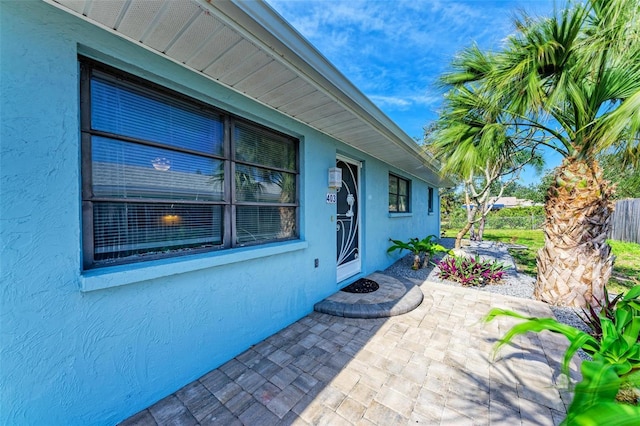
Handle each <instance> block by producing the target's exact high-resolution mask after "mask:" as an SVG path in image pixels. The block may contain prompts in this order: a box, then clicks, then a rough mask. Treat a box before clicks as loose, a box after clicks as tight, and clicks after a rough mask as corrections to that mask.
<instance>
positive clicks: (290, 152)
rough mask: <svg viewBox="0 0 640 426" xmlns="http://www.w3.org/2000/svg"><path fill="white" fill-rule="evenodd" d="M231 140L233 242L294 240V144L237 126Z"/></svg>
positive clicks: (251, 128)
mask: <svg viewBox="0 0 640 426" xmlns="http://www.w3.org/2000/svg"><path fill="white" fill-rule="evenodd" d="M233 136H234V138H233V146H234V155H235V161H236V164H235V203H236V242H237V243H240V244H243V243H251V242H258V241H265V240H277V239H284V238H293V237H295V236H297V222H296V207H295V203H296V201H297V200H296V194H297V183H296V181H297V178H296V173H297V145H296V142H295V141H294V140H292V139H287V138H284V137H281V136H279V135H276V134H273V133H270V132H267V131H264V130H262V129H257V128H254V127H250V126H246V125H243V124H241V123H237V124H235V126H234V132H233ZM256 203H259V204H265V205H255V204H256ZM266 204H268V205H266Z"/></svg>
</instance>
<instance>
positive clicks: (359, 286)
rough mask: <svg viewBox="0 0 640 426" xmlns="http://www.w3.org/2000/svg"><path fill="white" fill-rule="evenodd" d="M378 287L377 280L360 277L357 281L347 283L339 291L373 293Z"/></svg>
mask: <svg viewBox="0 0 640 426" xmlns="http://www.w3.org/2000/svg"><path fill="white" fill-rule="evenodd" d="M379 288H380V286H379V285H378V283H377V282H375V281H373V280H368V279H366V278H360V279H359V280H358V281H356V282H354V283H352V284H349V285H348V286H346V287H345V288H343V289H342V290H341V291H344V292H346V293H373V292H374V291H376V290H377V289H379Z"/></svg>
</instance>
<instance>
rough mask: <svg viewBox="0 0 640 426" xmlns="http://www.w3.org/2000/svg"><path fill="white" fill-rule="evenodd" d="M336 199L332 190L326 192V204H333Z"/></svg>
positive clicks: (336, 196)
mask: <svg viewBox="0 0 640 426" xmlns="http://www.w3.org/2000/svg"><path fill="white" fill-rule="evenodd" d="M337 199H338V195H337V194H335V193H333V192H328V193H327V204H335V203H336V200H337Z"/></svg>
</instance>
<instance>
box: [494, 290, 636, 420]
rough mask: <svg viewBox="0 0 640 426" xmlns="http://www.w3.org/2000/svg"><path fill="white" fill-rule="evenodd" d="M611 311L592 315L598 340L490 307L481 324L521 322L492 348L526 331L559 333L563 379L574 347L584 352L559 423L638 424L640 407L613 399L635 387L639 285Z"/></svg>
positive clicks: (546, 321)
mask: <svg viewBox="0 0 640 426" xmlns="http://www.w3.org/2000/svg"><path fill="white" fill-rule="evenodd" d="M603 303H604V302H603ZM611 309H612V310H613V311H612V312H610V311H607V310H602V311H601V312H600V314H599V315H598V317H597V318H598V320H599V322H600V325H599V328H598V329H599V330H600V335H598V337H594V336H592V335H590V334H588V333H585V332H583V331H581V330H578V329H576V328H574V327H571V326H569V325H566V324H562V323H560V322H558V321H556V320H555V319H552V318H532V317H526V316H524V315H521V314H518V313H517V312H513V311H508V310H503V309H492V310H491V311H490V312H489V314H488V315H487V317H486V321H492V320H493V319H494V318H496V317H498V316H509V317H514V318H520V319H523V320H525V321H524V322H522V323H520V324H517V325H515V326H514V327H512V328H511V329H510V330H509V331H508V332H507V334H505V336H504V337H503V338H502V339H500V341H499V342H498V344H497V345H496V350H498V349H499V348H500V347H501V346H503V345H505V344H508V343H510V342H511V341H512V340H513V338H514V337H516V336H518V335H520V334H525V333H528V332H536V333H537V332H540V331H542V330H547V331H551V332H554V333H560V334H562V335H564V336H565V337H566V338H567V340H569V347H568V348H567V350H566V352H565V354H564V358H563V361H562V371H563V373H564V374H566V375H568V372H569V362H570V361H571V358H572V357H573V355H574V354H575V353H576V352H577V350H578V349H583V350H584V351H585V352H586V353H587V354H589V355H590V356H591V357H592V358H593V361H585V362H583V363H582V366H581V371H582V376H583V378H582V381H581V382H580V383H578V384H577V385H576V388H575V396H574V399H573V401H572V403H571V405H570V406H569V410H568V411H567V418H566V419H565V421H564V422H563V424H572V425H573V424H576V425H596V424H620V425H627V424H629V425H631V424H637V422H638V418H640V407H635V406H630V405H625V404H621V403H620V402H618V401H617V400H616V396H617V395H618V392H619V391H620V389H621V387H623V386H627V387H631V388H639V387H640V341H639V338H640V286H635V287H633V288H632V289H631V290H630V291H629V292H628V293H627V294H626V295H624V296H622V297H620V298H619V300H618V301H617V303H616V304H615V305H614V306H613V307H611ZM596 335H597V333H596ZM636 403H637V401H636Z"/></svg>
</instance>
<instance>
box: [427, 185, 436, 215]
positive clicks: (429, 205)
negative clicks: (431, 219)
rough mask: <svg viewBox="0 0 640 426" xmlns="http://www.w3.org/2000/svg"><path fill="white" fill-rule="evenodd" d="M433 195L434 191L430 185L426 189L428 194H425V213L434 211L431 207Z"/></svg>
mask: <svg viewBox="0 0 640 426" xmlns="http://www.w3.org/2000/svg"><path fill="white" fill-rule="evenodd" d="M434 195H435V191H434V189H433V187H431V186H430V187H429V189H428V196H427V213H429V214H433V213H434V209H433V201H434Z"/></svg>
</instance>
